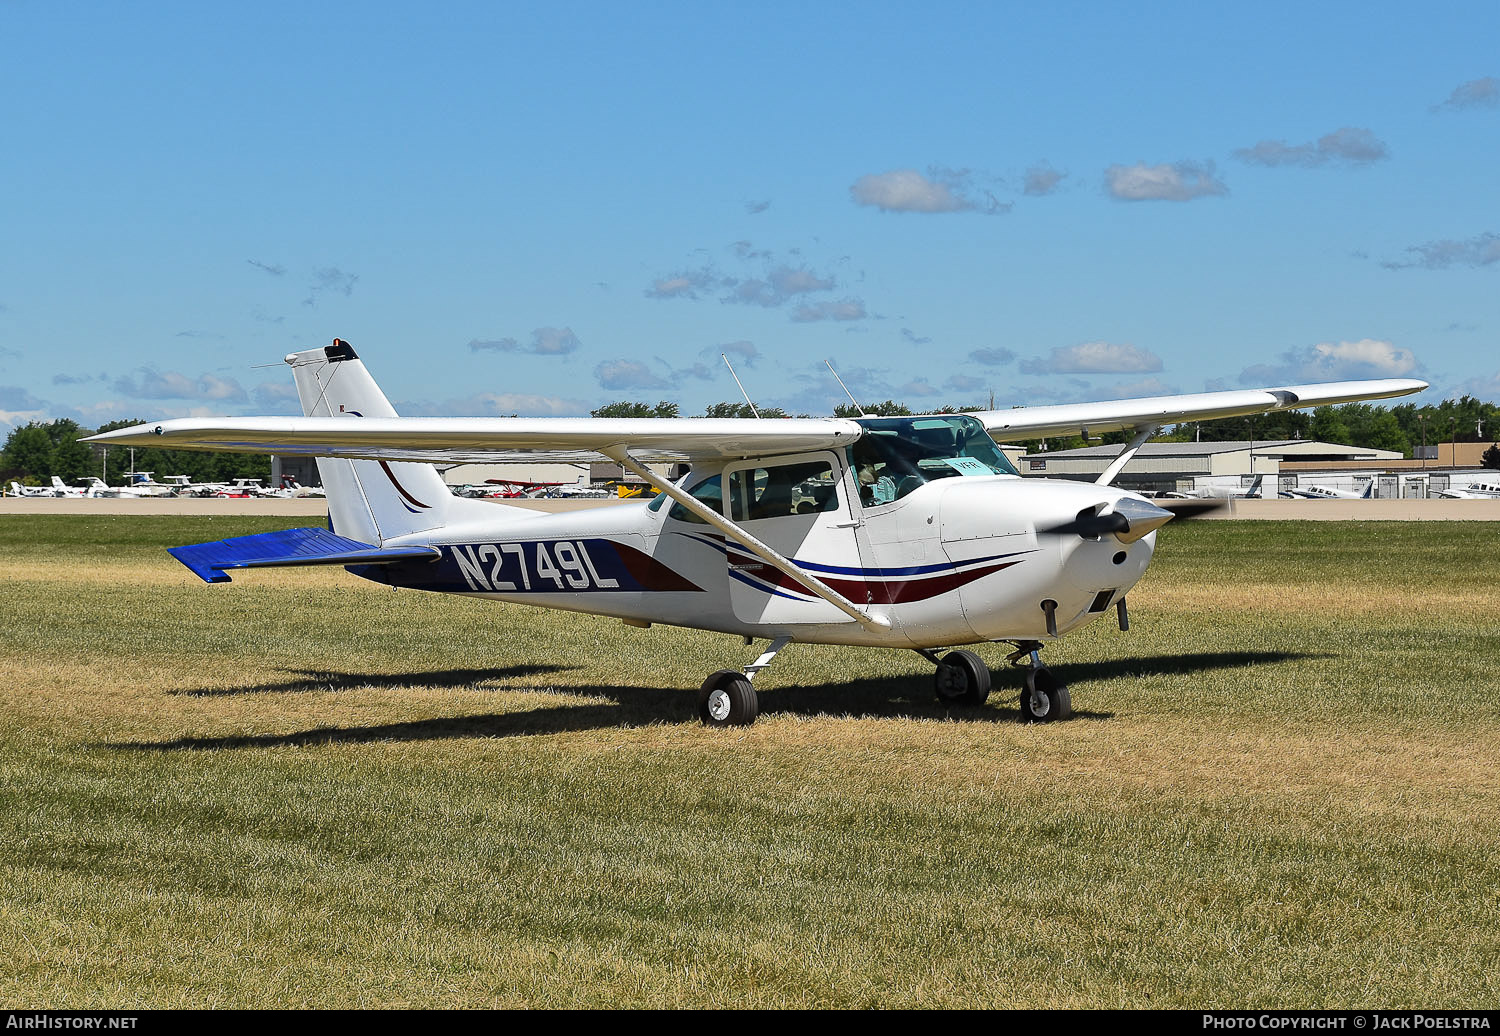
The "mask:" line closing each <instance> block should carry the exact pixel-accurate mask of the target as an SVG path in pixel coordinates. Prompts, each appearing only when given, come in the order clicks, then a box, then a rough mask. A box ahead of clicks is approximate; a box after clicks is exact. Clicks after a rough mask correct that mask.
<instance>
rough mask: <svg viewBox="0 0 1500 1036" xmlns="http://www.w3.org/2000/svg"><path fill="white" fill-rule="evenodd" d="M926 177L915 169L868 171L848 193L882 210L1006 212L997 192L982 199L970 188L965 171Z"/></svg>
mask: <svg viewBox="0 0 1500 1036" xmlns="http://www.w3.org/2000/svg"><path fill="white" fill-rule="evenodd" d="M928 172H929V174H930V175H927V176H924V175H923V174H922V173H919V172H917V171H916V170H915V169H893V170H891V171H890V172H888V173H868V174H866V175H864V176H861V177H860V178H859V179H858V180H855V181H854V185H853V186H852V187H850V188H849V196H850V197H851V198H853V199H854V202H855V204H857V205H870V206H873V207H875V208H877V209H879V210H880V211H882V212H926V213H936V212H988V213H994V212H1004V211H1006V210H1008V209H1009V208H1010V206H1009V205H1002V204H1001V203H1000V202H999V201H997V200H996V199H995V197H994V195H992V194H989V192H987V191H986V192H983V193H984V199H983V200H982V201H981V200H980V199H978V198H976V197H975V196H974V195H973V193H972V191H971V190H970V189H969V186H968V180H969V174H968V172H967V171H965V170H948V169H936V168H934V169H930V170H928Z"/></svg>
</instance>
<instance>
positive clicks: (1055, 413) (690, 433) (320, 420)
mask: <svg viewBox="0 0 1500 1036" xmlns="http://www.w3.org/2000/svg"><path fill="white" fill-rule="evenodd" d="M1426 387H1427V383H1426V382H1424V381H1415V380H1410V379H1390V380H1386V381H1343V382H1335V383H1331V384H1325V385H1297V386H1293V387H1290V388H1273V389H1245V390H1239V391H1231V392H1202V393H1198V394H1195V395H1185V396H1151V397H1148V398H1145V399H1120V400H1111V401H1109V402H1103V403H1064V404H1060V405H1057V406H1036V407H1020V408H1017V409H1015V410H988V411H983V412H980V413H977V414H975V415H974V416H975V417H977V418H978V419H979V420H980V421H982V422H983V423H984V426H985V428H986V429H987V430H988V431H989V433H990V435H991V436H992V437H993V438H995V439H996V440H998V441H1000V442H1016V441H1020V440H1025V439H1039V438H1044V437H1047V436H1055V435H1076V434H1078V433H1079V432H1081V431H1082V430H1084V429H1087V430H1088V431H1089V432H1090V433H1094V432H1109V431H1115V430H1117V429H1121V428H1133V429H1142V428H1149V427H1151V426H1161V425H1168V424H1177V423H1180V422H1182V421H1206V420H1212V419H1214V418H1220V417H1240V416H1244V415H1246V414H1258V413H1262V412H1265V411H1268V410H1295V409H1300V408H1303V407H1315V406H1326V405H1328V404H1332V403H1349V402H1354V401H1356V400H1363V399H1386V398H1389V397H1391V396H1404V395H1407V394H1408V393H1412V392H1420V391H1422V390H1423V389H1425V388H1426ZM860 434H861V428H860V425H859V423H858V422H857V421H854V420H846V419H842V418H834V417H829V418H796V419H791V420H781V419H778V420H764V421H757V420H754V419H740V418H655V417H644V418H524V417H469V418H447V417H373V418H359V417H353V416H349V417H220V418H204V419H199V418H180V419H177V420H171V421H161V422H159V423H156V424H143V425H135V426H134V427H131V428H121V429H118V430H116V431H113V432H105V433H103V434H102V435H95V436H92V437H91V438H89V439H87V440H85V441H87V442H105V443H112V444H117V445H125V446H158V447H161V448H163V449H172V450H213V451H219V452H230V453H275V454H280V455H282V456H291V455H297V454H302V455H306V456H314V457H346V458H350V459H355V460H400V461H425V462H428V463H440V464H464V463H470V464H472V463H490V462H494V461H497V460H542V459H568V460H579V459H586V458H587V457H589V456H599V455H601V454H603V452H604V451H606V450H609V451H613V450H614V449H616V448H621V447H623V448H624V449H627V450H629V451H630V453H631V455H632V456H634V457H635V458H636V459H637V460H643V461H657V460H686V461H692V460H696V459H711V458H712V459H724V458H737V457H765V456H773V455H775V454H779V453H800V452H803V451H805V450H820V449H839V448H841V447H844V446H848V445H850V444H851V443H853V442H854V441H855V440H857V439H858V438H859V437H860Z"/></svg>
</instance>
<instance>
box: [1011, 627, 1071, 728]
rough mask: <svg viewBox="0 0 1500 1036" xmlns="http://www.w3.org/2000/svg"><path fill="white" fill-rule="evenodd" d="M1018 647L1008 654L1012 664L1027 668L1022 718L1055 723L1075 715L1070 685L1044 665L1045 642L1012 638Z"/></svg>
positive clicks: (1022, 693)
mask: <svg viewBox="0 0 1500 1036" xmlns="http://www.w3.org/2000/svg"><path fill="white" fill-rule="evenodd" d="M1012 643H1014V644H1015V645H1016V650H1015V651H1013V652H1011V654H1010V655H1008V656H1007V657H1006V661H1008V662H1009V663H1010V664H1011V665H1013V666H1017V667H1019V668H1022V669H1025V670H1026V682H1025V684H1024V685H1023V686H1022V688H1021V722H1022V723H1052V722H1054V721H1056V720H1060V719H1067V718H1068V717H1069V716H1071V715H1073V699H1072V697H1071V696H1070V695H1069V694H1068V685H1067V684H1065V683H1063V682H1062V681H1061V680H1059V679H1058V678H1057V677H1056V676H1053V675H1052V670H1050V669H1048V668H1047V667H1046V666H1044V665H1042V656H1041V650H1042V645H1041V644H1040V643H1038V642H1037V641H1034V640H1023V641H1012Z"/></svg>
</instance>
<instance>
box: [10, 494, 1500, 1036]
mask: <svg viewBox="0 0 1500 1036" xmlns="http://www.w3.org/2000/svg"><path fill="white" fill-rule="evenodd" d="M286 524H288V523H287V522H286V521H285V520H282V519H270V518H267V519H222V518H219V519H211V518H139V517H136V518H79V517H65V516H64V517H7V518H5V519H4V520H3V523H0V550H3V557H4V559H5V561H4V563H3V568H0V617H3V622H0V664H3V666H4V672H5V674H6V675H5V679H4V680H3V682H0V1002H3V1003H6V1004H8V1005H11V1006H13V1007H41V1006H67V1007H77V1008H81V1007H87V1006H112V1007H146V1006H158V1007H169V1006H170V1007H197V1006H263V1007H269V1006H302V1005H309V1006H340V1005H347V1006H360V1007H372V1006H395V1005H412V1006H535V1007H567V1006H604V1005H640V1006H780V1005H794V1006H850V1007H865V1006H892V1007H920V1006H931V1007H956V1006H1105V1007H1113V1006H1154V1007H1173V1006H1192V1007H1209V1006H1224V1007H1234V1006H1239V1007H1262V1006H1263V1007H1292V1006H1358V1007H1370V1008H1373V1007H1422V1006H1444V1007H1456V1006H1470V1005H1472V1006H1491V1007H1493V1006H1494V1005H1495V1004H1496V1003H1497V1002H1500V600H1497V595H1496V587H1497V585H1500V550H1497V538H1496V526H1494V525H1488V524H1484V523H1462V524H1449V525H1437V524H1428V523H1416V522H1413V523H1389V524H1386V523H1350V524H1338V523H1322V522H1300V523H1296V522H1288V523H1272V522H1197V523H1188V524H1183V525H1182V526H1181V527H1178V528H1171V527H1169V528H1168V529H1166V530H1164V531H1163V533H1162V534H1161V539H1160V545H1159V548H1158V553H1157V560H1156V562H1155V564H1154V565H1153V567H1152V569H1151V571H1150V572H1149V573H1148V574H1147V577H1146V579H1145V581H1144V582H1143V583H1142V585H1141V586H1140V587H1138V588H1137V589H1136V590H1135V592H1134V593H1133V594H1132V595H1131V605H1132V608H1131V616H1132V620H1133V623H1134V629H1132V631H1131V632H1129V633H1120V632H1119V631H1117V630H1115V629H1114V628H1113V625H1112V623H1108V622H1106V621H1101V622H1099V623H1097V624H1096V625H1095V626H1094V627H1092V628H1091V629H1089V630H1086V631H1084V632H1082V633H1080V634H1077V635H1075V636H1072V637H1069V638H1068V639H1066V640H1065V641H1063V642H1062V643H1061V644H1058V645H1054V646H1052V647H1049V648H1048V649H1047V651H1046V653H1045V654H1046V655H1047V656H1048V658H1049V660H1050V662H1051V663H1052V665H1053V666H1054V667H1055V669H1056V670H1057V672H1058V673H1059V674H1060V675H1062V676H1063V677H1064V678H1065V679H1067V680H1068V681H1069V683H1070V684H1071V686H1072V691H1073V702H1074V706H1075V708H1076V709H1077V710H1078V712H1079V716H1078V718H1077V719H1075V720H1073V721H1071V722H1068V723H1062V724H1051V725H1041V726H1023V725H1021V724H1019V723H1017V722H1016V718H1017V711H1016V703H1015V694H1016V686H1017V682H1016V680H1015V678H1014V676H1012V675H1011V674H1007V673H997V691H996V693H995V695H994V696H993V697H992V699H991V703H990V705H989V706H987V707H986V708H984V709H982V710H979V711H976V712H971V713H954V714H951V715H950V714H948V713H946V712H945V711H944V710H943V709H942V708H940V707H939V706H938V705H937V704H936V702H935V701H934V699H933V697H932V692H931V669H930V666H929V665H928V664H927V663H926V662H924V661H923V660H922V659H920V658H918V657H917V656H916V655H915V654H912V653H909V652H908V653H899V652H880V651H864V650H851V649H842V648H839V649H835V648H821V647H803V646H793V647H791V648H789V649H788V650H787V651H786V652H784V653H783V654H782V656H781V657H780V658H779V659H778V660H777V662H776V665H775V666H773V667H772V668H771V669H769V670H767V671H766V673H765V674H763V675H762V676H761V678H760V679H759V681H758V683H760V684H761V686H762V692H763V698H762V700H763V711H762V716H761V719H760V721H759V722H758V723H757V724H756V725H755V726H753V727H750V728H742V729H736V730H724V731H716V730H709V729H705V728H703V727H702V726H700V725H699V724H698V722H697V719H696V700H697V693H696V688H697V686H698V685H699V683H701V681H702V679H703V677H704V675H705V674H706V673H707V672H709V671H710V670H714V669H718V668H722V667H733V666H738V665H740V664H743V663H744V662H746V661H748V660H749V659H750V657H751V656H752V655H753V653H754V651H755V650H756V649H754V648H745V647H744V646H743V645H742V644H741V643H740V641H739V640H737V639H735V638H730V637H722V636H715V635H710V634H700V633H693V632H687V631H682V630H671V629H664V628H661V627H656V628H653V629H651V630H645V631H643V630H635V629H630V628H627V627H624V626H622V625H621V624H619V623H617V622H611V621H608V620H603V619H592V618H588V617H578V616H570V615H564V614H560V613H554V612H545V611H540V610H535V609H526V608H519V607H509V606H501V605H494V604H485V603H481V602H477V601H472V600H466V599H458V598H441V597H436V596H431V595H424V594H421V593H417V592H412V591H401V592H393V591H391V590H389V589H387V588H381V587H377V586H374V585H373V584H368V583H363V582H361V581H359V580H356V579H355V578H354V577H352V576H349V575H346V574H345V573H343V572H342V571H340V570H334V571H326V570H309V571H293V572H262V573H255V574H249V575H236V576H235V583H233V584H232V585H227V586H213V587H209V586H205V585H204V584H202V583H201V582H199V581H198V580H197V579H195V578H194V577H192V576H191V575H190V574H189V573H188V572H187V571H186V570H185V569H183V568H181V567H180V566H179V565H177V563H176V562H175V561H173V560H172V559H171V558H169V557H168V556H167V555H166V554H165V553H164V552H163V551H162V549H161V548H162V547H163V546H166V545H171V544H176V543H187V542H194V541H198V540H205V539H213V538H218V537H221V536H227V535H237V534H244V533H249V532H256V531H263V530H266V529H270V528H277V527H281V526H283V525H286ZM293 524H295V523H293ZM980 650H981V653H982V654H984V655H985V657H986V658H987V659H989V660H990V662H991V663H992V665H995V666H999V665H1000V664H1001V659H1002V658H1003V655H1004V650H1003V649H1002V648H999V647H994V646H991V647H986V648H981V649H980Z"/></svg>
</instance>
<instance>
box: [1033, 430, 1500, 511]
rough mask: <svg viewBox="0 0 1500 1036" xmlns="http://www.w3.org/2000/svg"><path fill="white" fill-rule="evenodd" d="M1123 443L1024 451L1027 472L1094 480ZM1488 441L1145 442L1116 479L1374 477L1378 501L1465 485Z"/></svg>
mask: <svg viewBox="0 0 1500 1036" xmlns="http://www.w3.org/2000/svg"><path fill="white" fill-rule="evenodd" d="M1120 449H1121V447H1119V446H1085V447H1082V448H1081V449H1076V450H1052V451H1049V452H1043V453H1027V454H1024V455H1023V456H1022V457H1021V459H1020V462H1019V463H1018V464H1017V467H1019V468H1020V469H1021V474H1023V475H1033V476H1042V477H1046V478H1069V479H1078V480H1081V481H1092V480H1094V479H1096V478H1098V477H1099V475H1100V474H1101V473H1102V472H1103V471H1104V469H1105V468H1107V467H1108V466H1109V464H1110V461H1112V460H1113V459H1114V458H1115V457H1116V456H1117V455H1118V454H1119V452H1120ZM1486 449H1488V444H1487V443H1457V444H1454V443H1441V444H1439V445H1436V446H1429V447H1427V448H1426V453H1427V454H1428V456H1425V457H1418V458H1417V459H1414V460H1407V459H1406V458H1405V457H1404V456H1403V455H1402V454H1401V453H1399V452H1397V451H1395V450H1377V449H1373V448H1369V447H1363V446H1343V445H1339V444H1338V443H1327V442H1318V441H1316V440H1312V439H1273V440H1256V441H1238V442H1151V443H1147V444H1146V445H1144V446H1142V447H1141V450H1140V452H1139V453H1137V454H1136V455H1135V458H1134V459H1133V460H1132V461H1131V462H1130V463H1129V464H1128V465H1126V467H1125V470H1124V472H1122V473H1121V474H1120V476H1119V477H1118V478H1117V479H1116V480H1115V484H1116V485H1119V486H1120V487H1122V488H1125V489H1133V490H1136V491H1137V492H1155V493H1172V492H1190V491H1192V490H1195V489H1204V488H1207V487H1209V486H1215V487H1219V488H1228V487H1235V488H1244V487H1248V486H1250V485H1251V484H1252V483H1253V482H1254V480H1255V476H1257V475H1259V476H1262V477H1263V478H1264V479H1265V480H1266V481H1265V483H1264V484H1263V489H1264V490H1266V495H1267V496H1273V497H1274V496H1276V495H1278V493H1279V492H1283V491H1286V490H1290V489H1296V488H1298V487H1306V486H1309V485H1320V486H1329V487H1331V488H1334V489H1344V490H1350V491H1360V490H1362V489H1363V488H1364V486H1365V481H1366V480H1367V479H1369V478H1374V479H1375V494H1374V495H1375V496H1376V497H1377V498H1379V499H1390V500H1394V499H1413V498H1424V497H1428V496H1432V495H1434V494H1436V493H1438V492H1440V491H1441V490H1444V489H1447V488H1449V486H1453V485H1457V486H1463V485H1466V484H1468V483H1469V482H1470V481H1472V480H1473V478H1474V477H1475V476H1476V475H1478V474H1479V473H1480V472H1483V471H1484V469H1483V468H1481V467H1480V462H1479V458H1480V455H1481V454H1482V453H1483V452H1484V451H1485V450H1486Z"/></svg>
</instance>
